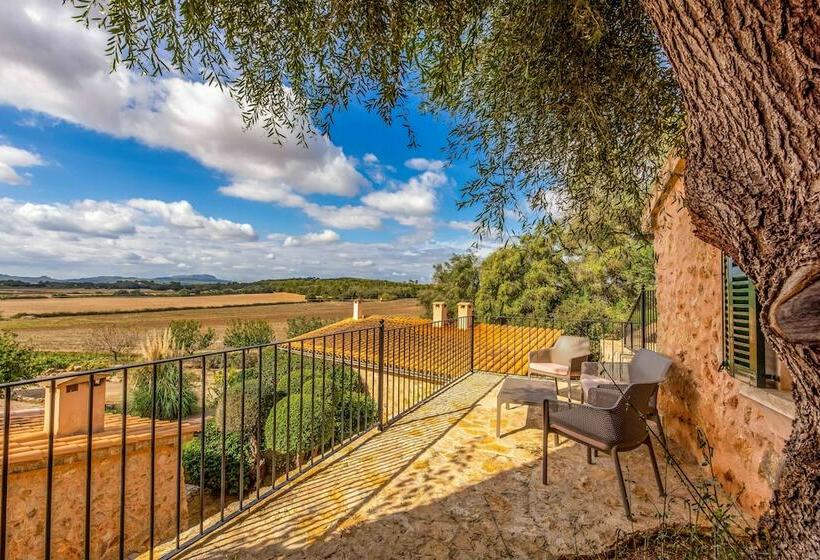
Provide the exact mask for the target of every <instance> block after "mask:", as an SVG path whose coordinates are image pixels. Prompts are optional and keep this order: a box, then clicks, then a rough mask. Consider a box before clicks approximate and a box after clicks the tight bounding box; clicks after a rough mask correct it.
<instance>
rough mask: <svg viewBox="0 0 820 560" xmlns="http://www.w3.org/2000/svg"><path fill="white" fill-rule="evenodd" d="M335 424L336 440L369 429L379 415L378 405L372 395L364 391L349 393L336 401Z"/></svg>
mask: <svg viewBox="0 0 820 560" xmlns="http://www.w3.org/2000/svg"><path fill="white" fill-rule="evenodd" d="M335 409H336V414H335V418H334V425H335V431H336V440H337V441H339V440H341V439H343V438H344V437H350V436H351V435H352V433H356V432H358V431H359V428H361V429H362V430H365V429H367V428H368V427H369V426H368V424H370V423H373V422H375V421H376V420H377V417H378V406H377V404H376V402H375V401H374V400H373V399H372V398H371V397H370V395H368V394H366V393H362V392H354V393H353V394H352V395H351V394H350V393H347V394H345V395H344V396H343V398H341V399H339V400H338V401H337V402H336V406H335ZM351 427H352V433H351Z"/></svg>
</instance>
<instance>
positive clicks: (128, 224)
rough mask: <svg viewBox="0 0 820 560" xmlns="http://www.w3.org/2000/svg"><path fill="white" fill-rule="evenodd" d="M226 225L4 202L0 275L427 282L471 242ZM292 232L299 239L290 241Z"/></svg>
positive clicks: (182, 211)
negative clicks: (354, 238) (187, 274)
mask: <svg viewBox="0 0 820 560" xmlns="http://www.w3.org/2000/svg"><path fill="white" fill-rule="evenodd" d="M221 221H222V220H221V219H219V218H209V217H206V216H203V215H202V214H201V213H199V212H197V211H196V209H195V208H191V207H190V205H188V204H187V203H184V201H178V202H162V201H151V200H139V201H136V200H131V201H125V202H115V201H105V200H83V201H77V202H72V203H67V204H62V203H52V204H40V203H32V202H26V201H19V200H14V199H11V198H0V246H2V247H3V251H0V271H2V272H4V273H6V274H21V275H38V274H48V275H51V276H54V277H57V278H72V277H78V276H92V275H98V274H112V273H116V274H124V275H135V276H162V275H166V274H172V273H173V271H174V270H179V269H184V270H190V271H192V272H203V273H211V274H215V275H217V276H221V277H225V278H228V279H235V280H252V279H259V278H271V277H277V276H294V275H298V276H321V277H333V276H344V275H349V274H350V271H351V267H356V268H357V269H362V270H366V271H367V276H369V277H381V278H390V277H393V276H397V277H402V278H416V279H419V280H427V279H429V277H430V273H431V271H432V269H433V265H434V264H435V263H438V262H443V261H445V260H447V259H448V258H449V257H450V255H451V254H452V253H454V252H461V251H464V250H465V249H467V248H468V246H469V242H470V240H469V239H466V238H465V239H464V240H460V241H453V242H449V243H439V242H436V241H435V240H423V239H416V240H413V241H408V240H404V239H401V238H398V239H391V240H383V239H382V238H381V237H379V238H378V240H377V241H376V242H369V243H354V242H349V241H344V240H342V239H341V237H340V236H339V235H338V234H337V233H336V232H335V231H333V230H331V229H328V230H323V231H318V232H314V233H309V234H305V235H302V236H292V235H291V236H288V235H286V234H283V233H273V234H269V235H265V236H261V237H260V236H258V235H256V232H253V234H251V231H252V228H249V227H248V228H245V227H243V224H235V223H234V222H229V221H227V220H225V222H227V223H228V224H233V226H231V227H228V228H224V227H221V226H215V225H214V223H215V222H216V223H219V222H221ZM220 235H221V236H224V237H223V238H219V237H218V236H220ZM288 237H291V238H293V239H298V241H296V242H294V241H290V242H286V240H287V239H288ZM222 239H224V242H215V241H221V240H222ZM368 263H369V264H368Z"/></svg>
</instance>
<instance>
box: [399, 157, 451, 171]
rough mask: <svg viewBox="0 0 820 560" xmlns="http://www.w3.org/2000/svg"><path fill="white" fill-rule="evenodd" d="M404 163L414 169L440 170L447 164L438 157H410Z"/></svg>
mask: <svg viewBox="0 0 820 560" xmlns="http://www.w3.org/2000/svg"><path fill="white" fill-rule="evenodd" d="M404 165H406V166H407V167H409V168H410V169H415V170H416V171H441V170H443V169H444V168H445V167H446V165H447V164H446V162H444V161H442V160H440V159H427V158H410V159H408V160H407V161H405V162H404Z"/></svg>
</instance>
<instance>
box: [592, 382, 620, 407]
mask: <svg viewBox="0 0 820 560" xmlns="http://www.w3.org/2000/svg"><path fill="white" fill-rule="evenodd" d="M619 400H621V392H620V391H619V390H618V389H617V388H616V387H614V386H612V385H599V386H598V387H593V388H591V389H590V390H589V392H588V393H587V397H586V402H587V404H589V405H590V406H594V407H597V408H612V407H613V406H615V405H616V404H617V403H618V401H619Z"/></svg>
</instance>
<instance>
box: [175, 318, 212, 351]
mask: <svg viewBox="0 0 820 560" xmlns="http://www.w3.org/2000/svg"><path fill="white" fill-rule="evenodd" d="M168 330H169V331H170V333H171V340H172V341H173V344H174V346H175V347H176V348H178V349H179V350H181V351H182V353H183V354H193V353H194V352H198V351H199V350H203V349H205V348H207V347H208V346H210V345H211V343H212V342H213V341H214V336H216V333H215V332H214V330H213V329H212V328H208V329H205V330H202V323H200V322H199V321H196V320H194V319H182V320H179V321H171V323H170V324H169V325H168Z"/></svg>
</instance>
